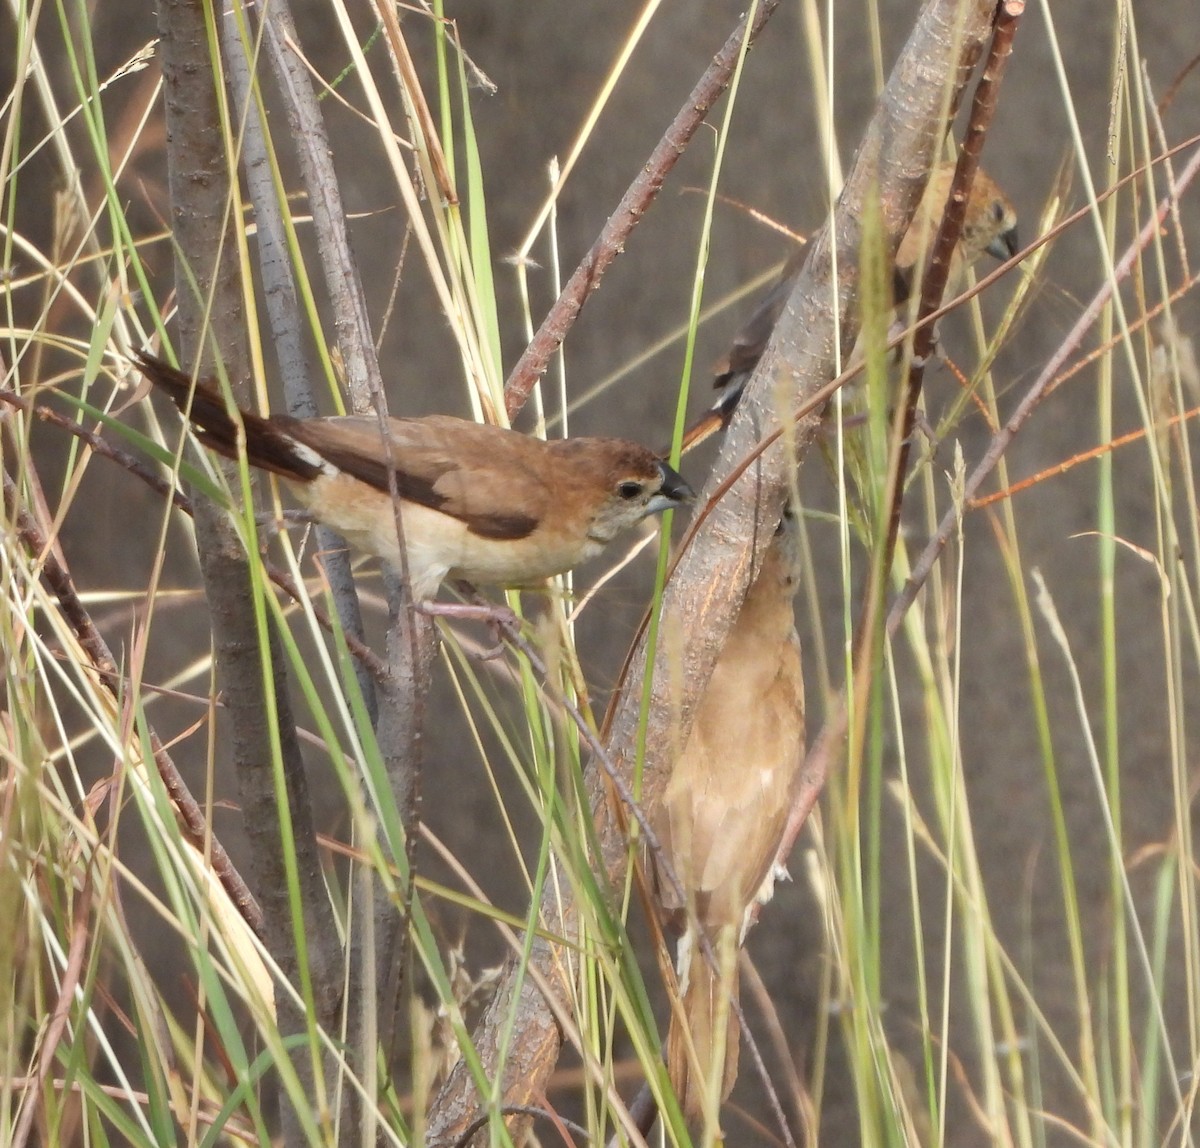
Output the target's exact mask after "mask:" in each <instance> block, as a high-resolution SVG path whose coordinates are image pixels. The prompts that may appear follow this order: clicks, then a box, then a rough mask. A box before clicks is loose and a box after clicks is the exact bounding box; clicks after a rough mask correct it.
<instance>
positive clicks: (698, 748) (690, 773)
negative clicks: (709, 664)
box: [650, 512, 804, 1123]
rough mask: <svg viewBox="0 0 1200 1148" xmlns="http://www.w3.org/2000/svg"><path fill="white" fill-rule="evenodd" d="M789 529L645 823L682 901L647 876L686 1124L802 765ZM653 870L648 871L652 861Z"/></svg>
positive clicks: (766, 561)
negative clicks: (669, 941) (659, 932)
mask: <svg viewBox="0 0 1200 1148" xmlns="http://www.w3.org/2000/svg"><path fill="white" fill-rule="evenodd" d="M798 533H799V532H798V524H797V522H796V519H795V517H794V516H793V515H792V514H791V513H790V512H789V513H787V514H785V515H784V518H783V520H782V522H781V523H780V525H779V529H778V530H777V531H776V534H775V537H774V538H773V539H772V542H771V545H770V549H769V550H768V551H767V553H766V555H765V556H764V558H763V563H762V568H761V571H760V573H759V575H758V577H757V578H756V579H755V581H754V584H753V585H752V586H751V587H750V589H749V590H748V591H747V593H746V597H745V599H744V600H743V602H742V606H741V609H740V611H739V612H738V616H737V619H736V620H735V622H734V623H733V627H732V629H731V630H730V632H729V637H728V639H727V640H726V642H725V646H724V648H723V649H722V650H721V654H720V657H719V658H718V659H717V663H716V666H715V668H714V669H713V673H712V677H711V679H710V680H709V683H708V687H707V689H706V690H705V692H704V694H703V696H702V697H701V699H700V701H699V703H698V706H697V709H696V718H695V724H694V725H693V726H692V730H691V733H690V734H689V735H688V738H687V742H686V744H685V745H684V747H683V751H682V753H681V754H680V756H679V760H678V761H677V762H676V763H675V766H674V769H673V771H672V773H671V777H670V779H669V780H668V782H667V785H666V788H665V790H664V791H663V794H662V796H661V798H659V799H658V801H657V802H656V803H655V804H654V806H653V807H652V809H651V810H650V820H651V825H652V827H653V829H654V831H655V833H656V835H657V836H658V839H659V844H660V845H661V846H662V852H663V855H664V856H665V857H666V858H667V860H668V862H669V863H670V867H671V871H672V872H673V873H674V875H675V877H676V879H677V880H678V882H679V885H680V886H681V887H682V891H683V898H682V899H681V898H680V896H679V893H678V892H677V891H676V890H675V889H674V888H673V887H672V886H671V885H670V884H669V883H668V882H666V881H665V880H664V879H663V876H662V874H661V872H659V870H658V869H657V868H652V871H653V873H654V880H653V887H654V891H655V894H656V897H657V900H658V903H659V905H660V907H661V909H662V911H663V914H664V917H665V918H666V923H667V924H668V926H670V927H671V928H672V929H673V930H674V931H676V932H678V933H680V934H681V935H680V940H679V949H678V965H677V969H678V976H679V992H680V996H681V999H682V1006H683V1007H682V1012H683V1015H684V1017H685V1018H686V1020H683V1019H681V1018H680V1016H679V1010H676V1011H674V1012H673V1013H672V1015H671V1023H670V1029H669V1032H668V1035H667V1066H668V1070H669V1072H670V1075H671V1082H672V1084H673V1085H674V1087H675V1090H676V1095H677V1096H678V1097H679V1099H680V1102H681V1104H682V1105H683V1109H684V1113H685V1115H686V1116H687V1118H688V1120H689V1121H691V1122H694V1123H695V1122H699V1120H700V1119H701V1117H702V1115H703V1112H704V1110H705V1104H704V1100H705V1087H706V1085H705V1082H706V1081H707V1080H710V1079H712V1080H717V1081H720V1082H721V1083H720V1088H721V1099H722V1100H724V1099H725V1098H726V1097H727V1096H728V1095H729V1092H730V1090H731V1089H732V1088H733V1083H734V1080H735V1079H736V1078H737V1066H738V1045H739V1035H738V1023H737V1019H736V1016H735V1015H734V1014H733V1012H732V1009H730V1010H729V1019H728V1022H727V1025H726V1027H725V1030H724V1038H723V1039H722V1037H721V1034H720V1032H719V1031H718V1029H719V1027H720V1026H719V1023H718V1018H719V1013H720V1010H721V1009H722V1008H723V1007H724V1003H725V1000H726V999H727V998H728V996H729V995H730V994H732V997H733V999H735V1000H736V999H737V969H736V966H734V965H733V964H732V962H733V961H734V960H735V959H736V956H737V950H738V948H739V947H740V946H741V944H742V942H743V940H744V939H745V934H746V930H747V929H748V928H749V926H750V924H751V916H750V914H751V913H752V911H753V909H754V906H755V904H756V902H763V901H766V900H769V899H770V896H771V892H772V890H773V887H774V882H775V877H776V875H777V873H776V866H775V852H776V850H777V849H778V847H779V842H780V839H781V837H782V835H783V830H784V826H785V824H786V822H787V818H788V812H789V808H790V805H791V800H792V795H793V787H794V784H795V782H796V779H797V777H798V775H799V772H800V767H801V765H802V763H803V761H804V679H803V676H802V672H801V667H800V639H799V637H798V636H797V634H796V625H795V619H794V615H793V608H792V599H793V597H794V596H795V592H796V587H797V582H798V580H799V576H800V546H799V538H798ZM652 866H653V862H652ZM689 909H690V910H691V911H692V913H693V914H694V920H695V921H696V922H697V923H698V925H699V927H700V928H701V929H703V930H704V933H705V935H706V936H707V937H708V939H709V941H710V942H711V945H712V948H713V950H714V952H715V953H716V955H717V957H718V961H723V962H728V963H727V964H726V969H727V971H731V973H732V976H729V975H727V976H726V977H725V978H724V983H723V979H722V977H721V975H720V973H719V972H718V971H717V970H716V969H714V968H713V966H712V964H711V963H710V962H709V960H708V958H707V957H706V955H705V954H704V953H703V952H702V951H701V949H700V946H699V944H698V942H697V938H696V936H695V935H694V933H693V931H692V929H693V926H692V921H691V919H690V918H689V913H688V910H689Z"/></svg>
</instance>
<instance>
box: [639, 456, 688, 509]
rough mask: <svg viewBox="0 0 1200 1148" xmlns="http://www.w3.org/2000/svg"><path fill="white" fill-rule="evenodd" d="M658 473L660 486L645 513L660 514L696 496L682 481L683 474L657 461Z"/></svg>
mask: <svg viewBox="0 0 1200 1148" xmlns="http://www.w3.org/2000/svg"><path fill="white" fill-rule="evenodd" d="M658 473H659V474H660V475H661V476H662V486H661V487H659V490H658V493H657V494H656V495H655V496H654V497H653V498H652V499H650V503H649V505H648V506H647V508H646V513H647V514H661V513H662V511H664V510H674V509H675V508H676V507H679V506H682V505H683V504H684V503H685V502H691V501H692V499H693V498H695V497H696V495H695V492H694V491H693V490H692V488H691V487H690V486H688V484H687V483H686V482H685V481H684V478H683V475H681V474H680V473H679V472H678V471H676V470H675V469H674V467H670V466H668V465H667V464H666V463H665V462H662V461H661V460H660V461H659V464H658Z"/></svg>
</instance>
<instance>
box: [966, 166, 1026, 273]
mask: <svg viewBox="0 0 1200 1148" xmlns="http://www.w3.org/2000/svg"><path fill="white" fill-rule="evenodd" d="M960 243H961V244H962V248H963V251H964V252H965V254H966V256H967V262H968V263H970V262H974V260H975V259H976V258H977V257H978V256H980V255H982V254H983V252H985V251H986V252H987V253H988V254H989V255H991V256H992V257H993V258H995V259H999V260H1000V261H1001V262H1003V261H1004V260H1006V259H1011V258H1012V256H1014V255H1016V253H1017V252H1018V251H1019V250H1020V249H1021V244H1020V242H1019V240H1018V238H1017V209H1016V208H1015V207H1013V205H1012V201H1011V200H1010V199H1009V198H1008V196H1007V195H1005V194H1004V192H1003V191H1001V190H1000V188H999V186H998V185H997V184H996V181H995V180H993V179H992V178H991V177H990V176H989V175H988V174H987V172H985V171H976V173H975V182H974V183H973V184H972V185H971V198H970V199H969V200H968V202H967V212H966V216H965V218H964V219H963V229H962V238H961V239H960Z"/></svg>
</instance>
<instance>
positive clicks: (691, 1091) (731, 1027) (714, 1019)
mask: <svg viewBox="0 0 1200 1148" xmlns="http://www.w3.org/2000/svg"><path fill="white" fill-rule="evenodd" d="M715 947H716V949H717V955H718V957H720V956H721V951H720V947H719V946H715ZM689 964H690V967H689V968H688V970H687V973H686V979H687V985H686V988H685V989H684V991H683V1002H682V1003H683V1008H682V1010H675V1011H674V1012H672V1014H671V1025H670V1028H669V1029H668V1031H667V1069H668V1072H669V1073H670V1077H671V1085H672V1087H673V1088H674V1089H675V1095H676V1096H678V1097H679V1102H680V1104H681V1105H682V1106H683V1111H684V1115H685V1116H686V1117H687V1119H688V1122H689V1123H691V1124H699V1123H700V1122H702V1120H703V1118H704V1114H705V1110H706V1108H707V1105H706V1103H705V1101H706V1096H707V1092H708V1088H709V1081H719V1082H720V1090H721V1096H720V1098H721V1100H722V1101H724V1100H725V1099H726V1098H727V1097H728V1096H729V1094H730V1092H732V1091H733V1085H734V1081H736V1080H737V1071H738V1048H739V1045H740V1043H741V1042H740V1036H739V1032H738V1020H737V1012H736V1010H735V1009H734V1008H733V1003H732V1002H736V1001H737V999H738V982H737V968H736V967H734V969H733V980H732V984H731V985H727V984H723V983H722V978H721V976H720V975H719V974H718V973H717V971H716V970H715V969H713V967H712V966H711V965H710V964H709V962H708V960H707V959H706V958H705V956H704V954H703V953H700V952H696V953H693V954H692V957H691V960H690V962H689ZM681 1014H682V1015H681ZM722 1025H723V1028H724V1033H723V1037H724V1039H722V1032H721V1031H720V1030H721V1028H722ZM717 1057H720V1061H717V1059H716V1058H717Z"/></svg>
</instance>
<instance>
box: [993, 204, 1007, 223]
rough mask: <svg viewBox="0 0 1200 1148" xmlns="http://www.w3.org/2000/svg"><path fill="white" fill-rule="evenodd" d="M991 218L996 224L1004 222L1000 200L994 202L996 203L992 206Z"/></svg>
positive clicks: (1002, 206)
mask: <svg viewBox="0 0 1200 1148" xmlns="http://www.w3.org/2000/svg"><path fill="white" fill-rule="evenodd" d="M992 218H993V219H994V220H995V221H996V222H997V223H1003V222H1004V204H1003V203H1001V202H1000V200H996V202H995V203H993V204H992Z"/></svg>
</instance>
